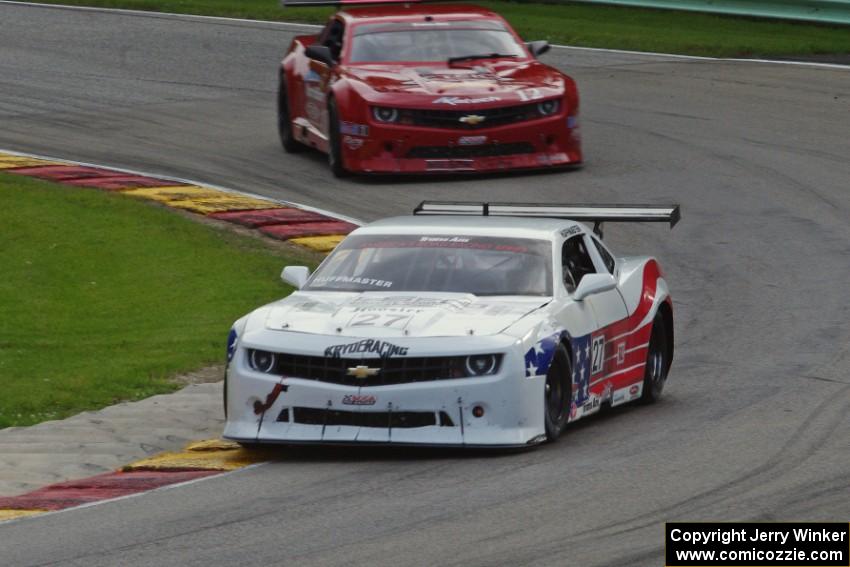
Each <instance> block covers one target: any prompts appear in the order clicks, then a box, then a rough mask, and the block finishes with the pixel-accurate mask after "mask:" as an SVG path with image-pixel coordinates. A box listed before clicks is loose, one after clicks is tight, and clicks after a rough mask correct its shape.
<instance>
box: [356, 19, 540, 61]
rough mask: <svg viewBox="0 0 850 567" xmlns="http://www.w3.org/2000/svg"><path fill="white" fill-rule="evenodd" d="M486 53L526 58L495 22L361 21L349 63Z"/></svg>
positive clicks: (428, 59)
mask: <svg viewBox="0 0 850 567" xmlns="http://www.w3.org/2000/svg"><path fill="white" fill-rule="evenodd" d="M490 54H498V55H500V56H504V57H516V58H525V57H526V53H525V50H524V49H523V48H522V46H521V45H520V44H519V43H518V42H517V40H516V39H515V38H514V36H513V34H511V33H510V32H509V31H508V30H507V29H505V27H504V26H503V25H502V24H501V23H499V22H489V21H450V22H425V23H412V24H363V25H360V26H358V27H357V28H356V29H355V32H354V37H353V44H352V48H351V55H350V57H349V62H350V63H403V62H410V61H412V62H436V61H441V62H447V61H448V60H449V59H453V58H462V57H468V56H478V55H490Z"/></svg>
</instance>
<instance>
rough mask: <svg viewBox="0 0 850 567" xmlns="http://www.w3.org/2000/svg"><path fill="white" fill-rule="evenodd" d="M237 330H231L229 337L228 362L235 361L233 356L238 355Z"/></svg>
mask: <svg viewBox="0 0 850 567" xmlns="http://www.w3.org/2000/svg"><path fill="white" fill-rule="evenodd" d="M237 338H238V337H237V335H236V329H230V333H228V335H227V362H230V361H231V360H233V355H234V354H236V339H237Z"/></svg>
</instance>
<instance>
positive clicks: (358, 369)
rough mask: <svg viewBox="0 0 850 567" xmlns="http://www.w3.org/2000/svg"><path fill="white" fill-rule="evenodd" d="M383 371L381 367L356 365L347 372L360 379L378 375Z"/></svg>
mask: <svg viewBox="0 0 850 567" xmlns="http://www.w3.org/2000/svg"><path fill="white" fill-rule="evenodd" d="M380 373H381V369H380V368H369V367H368V366H362V365H361V366H355V367H354V368H349V369H348V371H347V372H346V374H347V375H348V376H354V377H355V378H357V379H359V380H365V379H366V378H368V377H369V376H377V375H378V374H380Z"/></svg>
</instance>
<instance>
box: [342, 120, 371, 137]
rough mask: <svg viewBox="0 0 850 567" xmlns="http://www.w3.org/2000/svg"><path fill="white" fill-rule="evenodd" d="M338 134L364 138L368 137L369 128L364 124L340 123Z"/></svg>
mask: <svg viewBox="0 0 850 567" xmlns="http://www.w3.org/2000/svg"><path fill="white" fill-rule="evenodd" d="M339 132H340V134H348V135H349V136H361V137H363V138H366V137H368V136H369V126H368V125H366V124H356V123H354V122H345V121H340V123H339Z"/></svg>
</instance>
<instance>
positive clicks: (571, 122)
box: [567, 116, 578, 129]
mask: <svg viewBox="0 0 850 567" xmlns="http://www.w3.org/2000/svg"><path fill="white" fill-rule="evenodd" d="M577 126H578V116H567V128H570V129H573V128H575V127H577Z"/></svg>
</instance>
